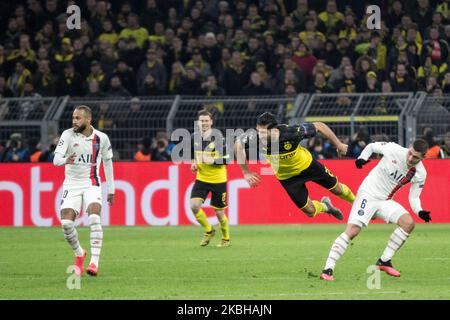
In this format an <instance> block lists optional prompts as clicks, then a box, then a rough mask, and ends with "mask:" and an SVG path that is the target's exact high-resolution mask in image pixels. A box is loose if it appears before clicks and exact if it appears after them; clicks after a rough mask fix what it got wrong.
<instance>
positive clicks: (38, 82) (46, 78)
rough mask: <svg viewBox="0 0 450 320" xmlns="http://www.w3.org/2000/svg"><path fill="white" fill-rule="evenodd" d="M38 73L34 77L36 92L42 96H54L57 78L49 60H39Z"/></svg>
mask: <svg viewBox="0 0 450 320" xmlns="http://www.w3.org/2000/svg"><path fill="white" fill-rule="evenodd" d="M37 63H38V69H37V72H36V73H35V74H34V75H33V77H32V79H33V84H34V87H35V89H36V92H37V93H39V94H40V95H42V96H54V95H55V88H56V76H55V74H54V73H53V72H52V71H51V70H50V61H49V60H48V59H43V60H38V62H37Z"/></svg>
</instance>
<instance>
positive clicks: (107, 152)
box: [102, 135, 113, 160]
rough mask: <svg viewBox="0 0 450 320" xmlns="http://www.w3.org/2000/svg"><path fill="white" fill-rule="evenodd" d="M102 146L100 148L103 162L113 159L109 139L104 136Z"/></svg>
mask: <svg viewBox="0 0 450 320" xmlns="http://www.w3.org/2000/svg"><path fill="white" fill-rule="evenodd" d="M104 141H105V142H104V144H103V148H102V158H103V160H109V159H112V158H113V152H112V145H111V141H109V137H108V136H107V135H105V138H104Z"/></svg>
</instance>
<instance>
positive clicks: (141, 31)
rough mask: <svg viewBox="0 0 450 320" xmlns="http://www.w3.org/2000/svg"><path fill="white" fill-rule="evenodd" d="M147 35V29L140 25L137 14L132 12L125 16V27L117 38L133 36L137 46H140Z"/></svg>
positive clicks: (142, 45)
mask: <svg viewBox="0 0 450 320" xmlns="http://www.w3.org/2000/svg"><path fill="white" fill-rule="evenodd" d="M148 36H149V34H148V31H147V29H145V28H144V27H141V26H140V24H139V16H138V15H137V14H135V13H133V12H132V13H130V14H129V15H128V17H127V27H126V28H124V29H123V30H122V31H121V32H120V34H119V39H128V38H129V37H134V38H135V39H136V42H137V45H138V47H139V48H142V47H144V44H145V42H146V41H147V40H148Z"/></svg>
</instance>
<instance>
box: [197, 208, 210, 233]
mask: <svg viewBox="0 0 450 320" xmlns="http://www.w3.org/2000/svg"><path fill="white" fill-rule="evenodd" d="M195 217H196V218H197V221H198V223H200V225H201V226H202V227H203V228H205V231H206V232H211V230H212V226H211V225H210V224H209V222H208V219H207V218H206V214H205V211H203V209H201V208H200V210H198V212H197V214H196V215H195Z"/></svg>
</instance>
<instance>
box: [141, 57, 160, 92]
mask: <svg viewBox="0 0 450 320" xmlns="http://www.w3.org/2000/svg"><path fill="white" fill-rule="evenodd" d="M148 75H150V76H152V78H153V80H154V85H155V86H156V88H157V89H158V90H159V92H161V93H164V91H165V88H166V83H167V73H166V69H165V68H164V65H163V64H162V63H161V62H160V61H158V60H157V57H156V50H155V49H149V50H148V51H147V60H146V61H145V62H143V63H142V65H141V66H140V68H139V71H138V73H137V87H138V91H142V90H143V89H144V87H145V86H146V84H148V78H147V76H148ZM146 82H147V83H146Z"/></svg>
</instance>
